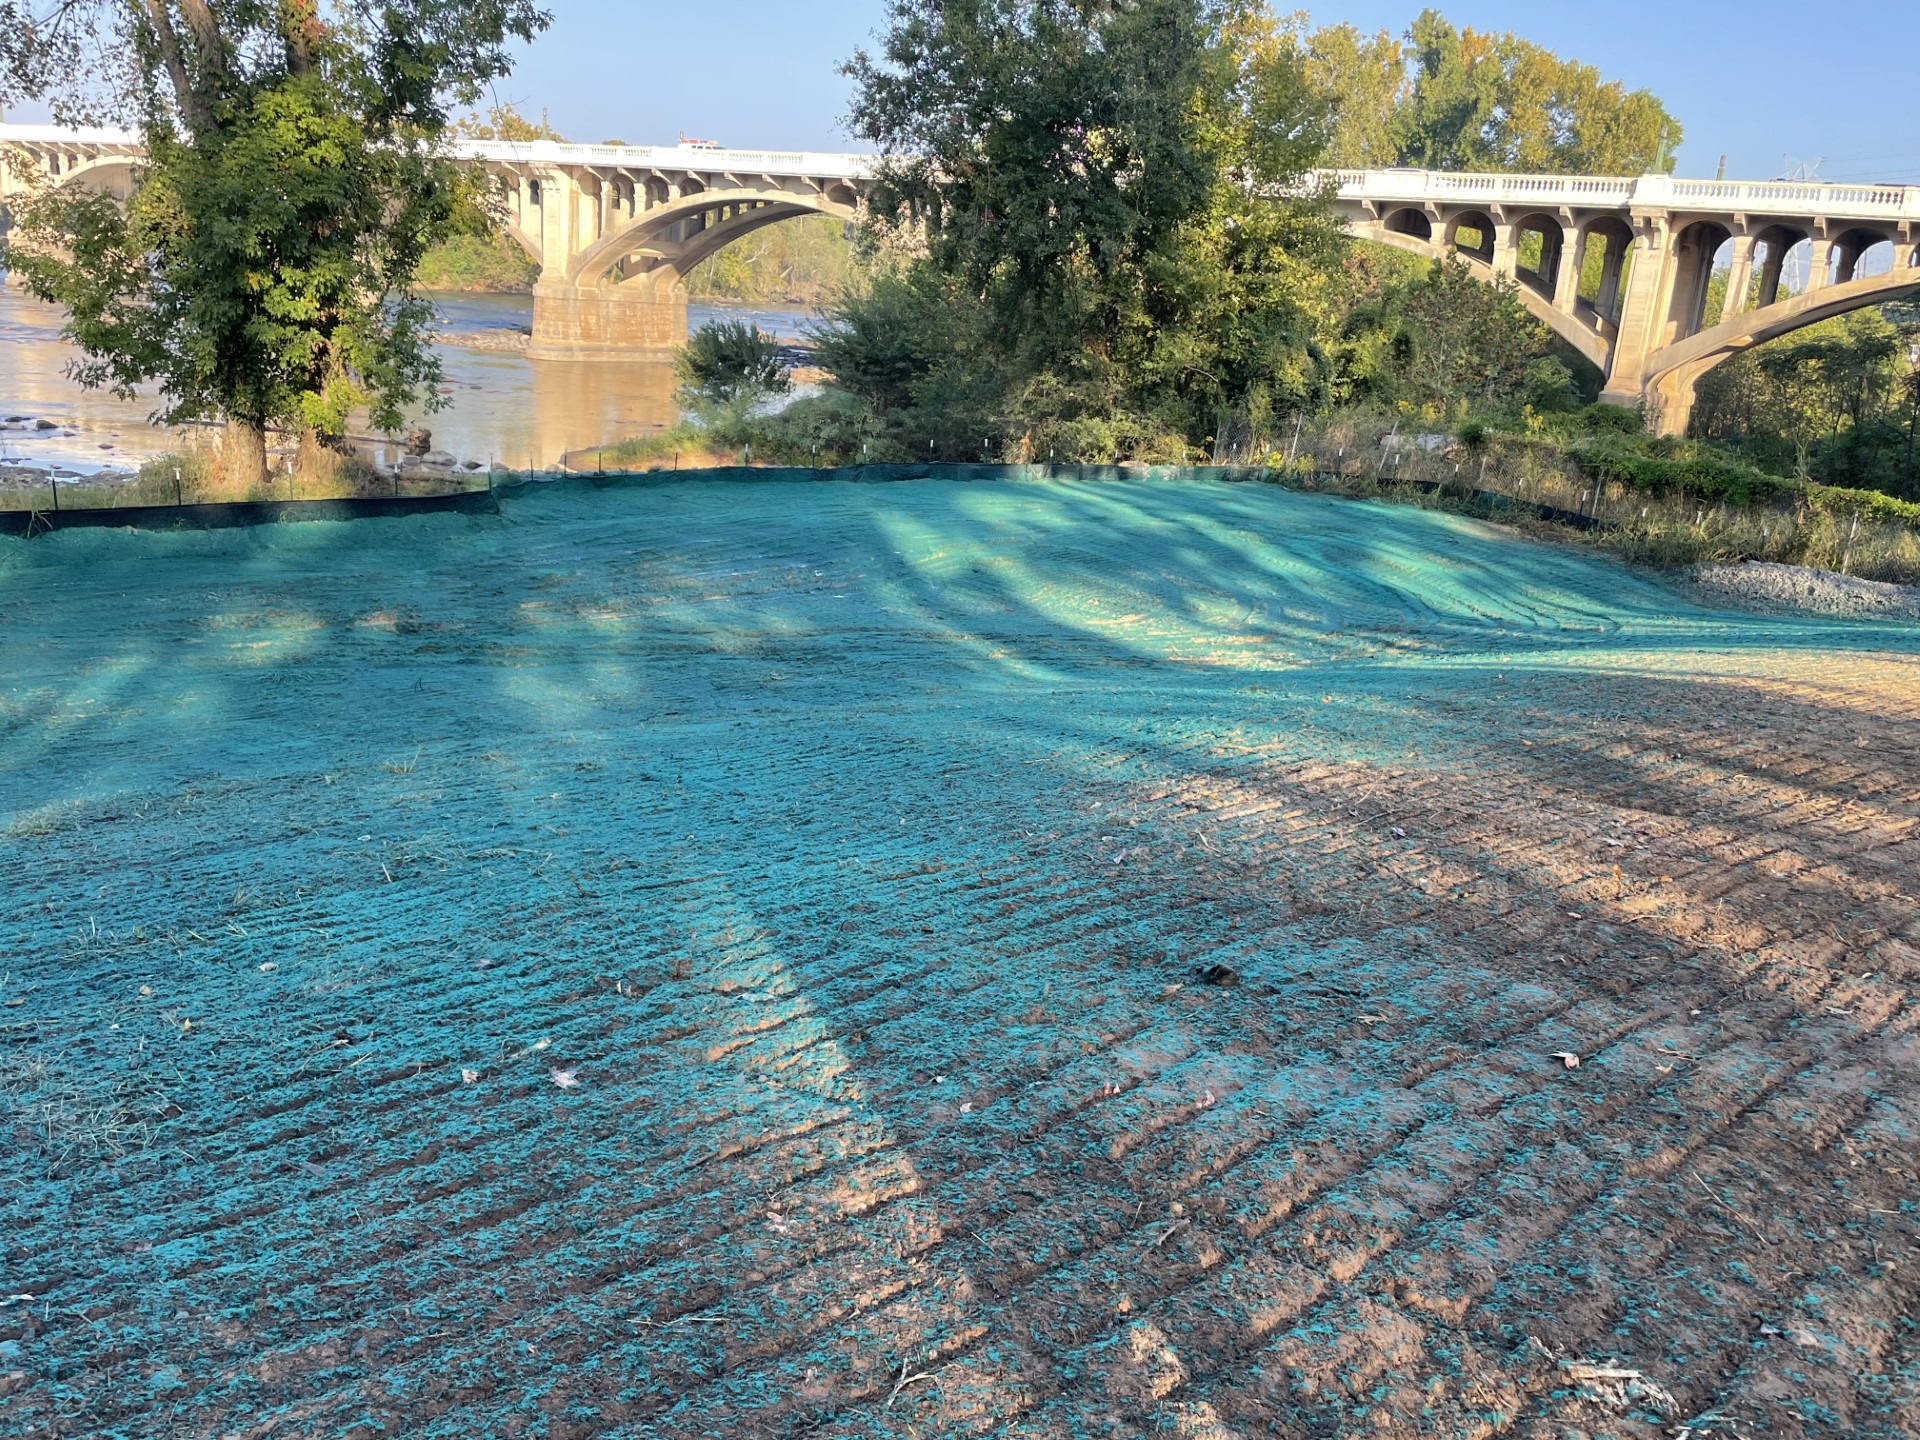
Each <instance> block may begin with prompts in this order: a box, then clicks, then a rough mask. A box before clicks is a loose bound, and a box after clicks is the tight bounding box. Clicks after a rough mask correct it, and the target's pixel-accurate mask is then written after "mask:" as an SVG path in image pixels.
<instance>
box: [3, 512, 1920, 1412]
mask: <svg viewBox="0 0 1920 1440" xmlns="http://www.w3.org/2000/svg"><path fill="white" fill-rule="evenodd" d="M0 643H4V646H5V649H4V654H5V671H4V685H3V688H0V725H3V726H4V730H3V732H0V733H4V736H5V744H4V748H0V823H4V825H5V827H6V828H5V830H4V832H3V833H0V886H3V887H4V893H5V895H6V896H7V901H8V903H7V904H6V906H5V907H4V910H0V948H3V949H4V958H3V959H0V976H4V981H3V982H0V1005H3V1006H4V1008H0V1042H3V1043H0V1166H4V1172H5V1173H6V1175H7V1176H8V1177H9V1183H8V1184H7V1186H6V1187H5V1188H4V1191H3V1192H0V1302H3V1303H0V1434H4V1435H7V1436H24V1435H33V1436H40V1435H55V1434H59V1435H86V1436H121V1435H127V1436H132V1435H141V1436H148V1435H168V1436H186V1435H195V1436H197V1435H209V1436H211V1435H221V1436H228V1435H232V1436H241V1435H244V1436H265V1435H276V1436H278V1435H287V1436H314V1437H323V1436H325V1437H330V1436H374V1435H389V1436H391V1435H419V1436H444V1437H462V1440H467V1437H476V1436H493V1435H526V1436H553V1437H584V1436H615V1437H639V1436H695V1435H702V1436H704V1435H721V1434H725V1435H746V1436H754V1435H798V1434H802V1433H806V1434H813V1435H823V1436H832V1435H843V1436H854V1435H863V1436H864V1435H927V1436H934V1435H942V1436H944V1435H963V1434H1009V1435H1015V1434H1017V1435H1036V1436H1038V1435H1047V1436H1056V1435H1057V1436H1068V1435H1095V1434H1149V1433H1152V1434H1180V1435H1191V1436H1206V1437H1227V1436H1241V1435H1256V1434H1272V1433H1281V1434H1297V1435H1333V1434H1363V1433H1364V1434H1378V1433H1393V1434H1409V1435H1411V1434H1433V1435H1467V1434H1474V1435H1480V1434H1494V1433H1511V1434H1516V1435H1549V1434H1551V1435H1561V1434H1588V1433H1604V1434H1613V1435H1626V1434H1634V1435H1652V1434H1655V1433H1660V1432H1661V1431H1663V1430H1665V1429H1667V1428H1669V1427H1672V1426H1674V1425H1676V1424H1680V1423H1691V1424H1692V1425H1693V1426H1694V1427H1695V1429H1694V1433H1695V1434H1697V1435H1705V1434H1719V1433H1726V1434H1732V1433H1736V1432H1737V1433H1740V1434H1743V1435H1755V1434H1762V1433H1764V1434H1768V1435H1792V1434H1801V1433H1805V1434H1848V1435H1880V1436H1885V1435H1894V1434H1904V1433H1911V1432H1910V1426H1911V1423H1912V1417H1913V1415H1914V1414H1915V1413H1920V1411H1916V1409H1915V1405H1916V1397H1917V1395H1920V1374H1917V1373H1916V1345H1915V1338H1916V1337H1915V1331H1914V1320H1913V1316H1914V1315H1915V1313H1916V1310H1920V1304H1917V1303H1916V1302H1917V1301H1920V1294H1917V1293H1916V1291H1917V1290H1920V1263H1917V1262H1920V1257H1917V1256H1916V1253H1915V1216H1914V1196H1915V1194H1916V1193H1917V1192H1916V1181H1915V1177H1914V1175H1913V1167H1914V1164H1915V1160H1914V1153H1915V1142H1916V1135H1915V1127H1916V1121H1917V1120H1920V1086H1916V1073H1917V1067H1916V1064H1915V1060H1916V1055H1915V1044H1914V1038H1913V1024H1914V1014H1915V1012H1914V1006H1913V1002H1912V996H1913V991H1912V983H1913V976H1914V970H1915V964H1916V959H1920V949H1917V948H1916V942H1917V940H1920V937H1917V936H1916V932H1915V929H1914V914H1915V911H1914V907H1913V898H1912V897H1913V884H1914V881H1913V878H1912V877H1913V875H1914V873H1915V872H1916V869H1917V868H1920V865H1917V863H1916V862H1920V854H1917V853H1916V838H1915V836H1916V827H1917V826H1920V818H1917V817H1920V797H1916V794H1915V789H1916V780H1915V777H1916V775H1920V748H1917V747H1916V735H1917V734H1920V724H1917V720H1920V698H1917V689H1916V683H1915V682H1916V677H1917V676H1920V666H1917V665H1916V659H1915V657H1916V650H1920V631H1916V630H1915V629H1913V628H1911V627H1907V628H1902V627H1899V626H1895V625H1891V624H1871V625H1869V624H1851V625H1843V624H1839V623H1836V622H1828V621H1817V620H1797V619H1788V618H1770V617H1755V616H1744V615H1736V614H1731V613H1725V612H1717V611H1713V610H1709V609H1704V608H1700V607H1698V606H1696V605H1695V604H1692V603H1690V602H1689V601H1688V600H1687V599H1685V598H1684V597H1683V596H1682V595H1681V594H1680V593H1679V592H1678V591H1676V590H1673V589H1670V588H1668V587H1666V586H1664V585H1662V584H1660V583H1657V582H1656V581H1654V580H1652V579H1649V578H1644V577H1642V576H1639V575H1636V574H1633V573H1630V572H1627V571H1625V570H1623V569H1621V568H1619V567H1617V566H1614V565H1612V564H1609V563H1605V562H1602V561H1599V560H1595V559H1591V558H1587V557H1584V556H1582V555H1580V554H1578V553H1575V552H1571V551H1567V550H1563V549H1554V548H1544V547H1536V546H1531V545H1527V544H1524V543H1521V542H1518V541H1515V540H1513V539H1511V538H1508V537H1505V536H1502V535H1501V534H1499V533H1498V532H1496V531H1493V530H1491V529H1489V528H1487V527H1484V526H1482V525H1479V524H1476V523H1473V522H1469V521H1465V520H1461V519H1457V518H1452V517H1448V516H1444V515H1438V514H1431V513H1425V512H1421V511H1417V510H1412V509H1407V508H1391V507H1382V506H1371V505H1361V504H1354V503H1351V502H1343V501H1337V500H1329V499H1321V498H1317V497H1312V496H1302V495H1298V494H1292V493H1288V492H1285V491H1282V490H1279V489H1276V488H1271V487H1266V486H1235V485H1226V484H1219V483H1199V482H1193V483H1170V482H1147V481H1133V482H1112V483H1103V484H1039V483H1003V484H960V483H943V482H936V481H918V482H911V483H905V484H898V485H855V484H844V483H815V484H806V483H791V482H768V483H738V482H735V483H714V482H701V481H692V480H689V481H685V482H682V483H677V484H666V485H659V486H655V487H652V488H646V489H633V490H626V491H619V492H609V493H591V492H579V491H554V492H547V493H541V492H531V493H529V494H527V495H526V496H524V497H521V498H516V499H510V500H508V501H507V502H506V504H505V505H504V511H503V513H502V514H500V515H497V516H428V517H419V518H413V519H407V520H382V521H364V522H359V523H356V524H312V525H301V526H276V527H270V528H264V529H259V530H253V531H246V532H238V531H227V532H220V533H215V534H164V535H159V534H149V535H128V534H119V533H109V532H102V531H89V532H72V533H61V534H55V535H51V536H47V537H43V538H41V539H39V540H36V541H32V542H25V541H0ZM1570 1056H1571V1057H1577V1058H1578V1060H1579V1065H1578V1068H1570V1067H1569V1065H1568V1060H1567V1058H1566V1057H1570ZM25 1297H31V1298H25ZM1716 1417H1717V1418H1716Z"/></svg>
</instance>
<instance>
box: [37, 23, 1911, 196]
mask: <svg viewBox="0 0 1920 1440" xmlns="http://www.w3.org/2000/svg"><path fill="white" fill-rule="evenodd" d="M1286 3H1287V0H1278V3H1277V4H1276V7H1275V8H1277V9H1283V8H1285V6H1286ZM1420 3H1421V0H1395V3H1385V0H1355V3H1348V4H1342V5H1325V6H1322V7H1321V8H1319V9H1316V10H1315V11H1314V12H1313V14H1314V18H1315V20H1316V21H1318V22H1321V23H1330V22H1333V21H1337V20H1351V21H1353V22H1354V23H1355V24H1357V25H1360V26H1362V27H1363V28H1365V29H1369V30H1373V29H1378V28H1381V27H1383V26H1384V27H1387V28H1390V29H1394V30H1402V29H1404V28H1405V27H1406V24H1407V22H1408V21H1409V20H1410V19H1411V18H1412V17H1413V15H1414V14H1415V13H1417V11H1418V10H1419V8H1420ZM549 4H550V6H551V8H552V9H553V11H554V16H555V18H554V26H553V28H552V30H550V31H549V32H548V33H547V34H546V35H545V36H544V37H542V38H541V40H540V41H539V42H538V43H537V44H536V45H534V46H533V47H532V49H531V50H530V51H529V52H528V53H527V54H526V56H525V57H524V59H523V60H522V62H521V65H520V68H519V70H518V71H517V72H516V73H515V74H514V75H513V76H511V77H510V78H508V79H507V80H505V81H504V82H502V83H501V85H500V86H499V93H500V95H501V96H502V97H503V98H506V99H509V100H512V101H513V102H514V103H515V104H517V105H519V106H520V107H521V108H522V109H524V110H527V111H530V112H535V113H537V112H538V111H539V110H540V109H541V108H542V107H544V108H546V110H547V111H548V112H549V113H550V115H551V116H552V119H553V123H554V124H555V126H556V127H557V128H559V129H560V130H561V132H562V133H564V134H566V135H568V136H569V137H570V138H573V139H578V140H608V139H619V140H626V141H629V142H631V143H634V144H658V143H662V142H665V143H671V142H672V141H673V139H674V138H675V136H676V135H678V134H679V133H681V132H682V131H684V132H685V133H686V134H688V135H690V136H696V137H700V138H705V139H717V140H720V141H723V142H725V143H727V144H730V145H739V146H754V147H759V146H769V147H772V146H777V147H780V148H782V149H799V148H809V149H846V148H849V146H850V142H849V141H848V140H847V138H846V136H845V135H844V134H842V133H841V130H840V121H841V118H842V117H843V116H844V115H845V113H846V108H847V91H846V84H845V82H844V81H843V80H841V79H840V77H839V76H838V75H836V74H835V73H834V71H835V67H836V65H837V64H838V63H839V62H840V61H842V60H844V59H845V58H846V57H847V56H848V55H850V54H851V53H852V52H853V51H854V49H855V48H856V47H857V46H859V45H861V44H863V43H865V42H867V40H868V39H869V37H871V35H872V34H873V32H874V30H875V29H876V28H877V27H878V25H879V24H880V21H881V18H882V15H883V13H884V12H883V7H882V4H881V0H703V3H694V4H687V3H678V4H672V5H665V4H652V3H646V0H549ZM1440 8H1441V9H1442V10H1443V11H1444V13H1446V14H1447V15H1448V16H1449V17H1450V18H1451V19H1452V20H1453V21H1454V22H1455V23H1456V24H1460V25H1473V26H1476V27H1479V28H1490V29H1500V30H1513V31H1516V32H1518V33H1520V34H1522V35H1525V36H1527V37H1528V38H1529V39H1532V40H1535V41H1538V42H1539V43H1540V44H1543V45H1546V46H1547V47H1548V48H1550V49H1553V50H1557V51H1559V52H1560V53H1561V54H1563V55H1570V56H1574V57H1577V58H1579V59H1581V60H1584V61H1586V62H1587V63H1589V64H1592V65H1596V66H1598V67H1599V68H1600V70H1601V72H1602V73H1603V74H1605V75H1607V76H1608V77H1610V78H1617V79H1620V80H1624V81H1625V82H1627V84H1628V85H1629V86H1634V87H1640V86H1644V87H1646V88H1648V89H1650V90H1652V91H1653V92H1654V93H1655V94H1657V95H1659V96H1660V97H1661V98H1662V99H1663V100H1665V101H1666V103H1667V107H1668V108H1669V109H1670V110H1672V111H1673V112H1674V113H1675V114H1676V115H1677V116H1678V117H1679V118H1680V121H1681V123H1682V124H1683V125H1684V126H1685V127H1686V132H1687V139H1686V143H1685V145H1684V146H1683V147H1682V149H1681V152H1680V168H1681V170H1682V172H1683V173H1685V174H1689V175H1707V176H1710V175H1712V174H1713V173H1714V170H1715V168H1716V167H1717V166H1718V164H1719V160H1720V156H1721V155H1722V154H1725V155H1726V156H1727V157H1728V174H1729V176H1730V177H1732V178H1735V179H1765V178H1768V177H1770V176H1772V175H1774V174H1777V173H1778V172H1779V171H1780V168H1781V161H1782V156H1790V157H1791V158H1792V159H1793V160H1794V161H1807V162H1811V161H1814V160H1816V159H1820V158H1821V157H1825V161H1826V163H1825V164H1824V166H1823V167H1822V170H1821V173H1822V174H1823V175H1824V176H1825V177H1826V178H1828V179H1835V180H1907V181H1914V182H1920V109H1916V105H1915V101H1916V98H1917V97H1920V80H1917V78H1916V77H1920V7H1916V6H1914V5H1912V4H1911V3H1907V0H1852V3H1843V4H1830V5H1819V4H1816V5H1807V4H1805V3H1794V4H1788V3H1785V0H1739V3H1734V0H1612V3H1609V4H1605V5H1587V6H1581V7H1573V6H1566V5H1559V4H1553V3H1546V4H1542V3H1540V0H1528V3H1520V0H1469V3H1460V0H1456V3H1450V4H1445V5H1442V6H1441V7H1440ZM16 118H19V119H28V118H34V117H30V116H29V115H27V114H25V113H22V114H20V115H19V116H17V117H16Z"/></svg>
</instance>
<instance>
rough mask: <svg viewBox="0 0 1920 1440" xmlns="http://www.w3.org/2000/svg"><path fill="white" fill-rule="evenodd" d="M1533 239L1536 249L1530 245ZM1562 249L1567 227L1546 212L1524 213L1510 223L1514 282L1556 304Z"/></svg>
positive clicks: (1565, 239)
mask: <svg viewBox="0 0 1920 1440" xmlns="http://www.w3.org/2000/svg"><path fill="white" fill-rule="evenodd" d="M1534 236H1538V237H1539V240H1538V244H1537V246H1536V245H1535V244H1533V243H1530V242H1531V237H1534ZM1566 246H1567V227H1566V226H1565V225H1564V224H1562V223H1561V220H1560V217H1559V216H1558V215H1555V214H1552V213H1551V212H1550V211H1546V210H1530V211H1527V212H1526V213H1525V214H1523V215H1521V216H1519V217H1518V218H1517V219H1515V220H1514V222H1513V249H1514V267H1513V274H1514V278H1515V279H1516V280H1518V281H1519V282H1520V283H1521V284H1522V285H1523V286H1530V287H1531V288H1533V289H1535V290H1537V291H1539V292H1540V294H1541V295H1543V296H1545V297H1546V298H1547V299H1548V300H1549V301H1553V302H1555V303H1558V302H1560V301H1561V300H1562V298H1563V297H1562V296H1561V295H1560V294H1559V287H1560V282H1561V274H1560V271H1561V264H1560V262H1561V257H1562V256H1563V255H1564V254H1565V252H1566ZM1575 283H1576V284H1577V283H1578V281H1577V279H1576V281H1575Z"/></svg>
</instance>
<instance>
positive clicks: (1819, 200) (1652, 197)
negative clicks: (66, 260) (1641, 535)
mask: <svg viewBox="0 0 1920 1440" xmlns="http://www.w3.org/2000/svg"><path fill="white" fill-rule="evenodd" d="M9 144H12V145H18V146H22V147H27V148H30V149H37V150H41V151H43V152H44V151H49V150H59V151H61V152H63V153H68V154H74V153H80V152H85V151H88V150H92V151H95V152H96V153H99V154H101V155H106V154H113V155H123V154H128V153H137V152H138V150H139V137H138V136H137V135H134V134H133V133H131V132H129V131H124V130H67V129H61V128H59V127H56V126H51V125H0V146H4V145H9ZM450 149H451V151H452V153H453V154H454V155H455V156H456V157H458V158H461V159H466V160H472V161H477V162H481V163H486V164H495V165H529V166H565V165H581V166H592V167H596V168H602V169H624V170H660V171H673V172H681V173H693V174H707V175H725V174H737V175H789V176H804V177H807V178H810V179H821V180H836V179H837V180H857V179H862V178H865V177H867V176H870V175H871V174H872V173H873V170H874V167H875V165H876V163H877V157H875V156H872V155H843V154H832V153H826V152H815V151H803V150H725V149H717V148H713V147H709V146H704V145H569V144H565V143H563V142H561V141H557V140H532V141H517V140H456V141H453V142H451V145H450ZM1320 178H1321V180H1322V181H1323V182H1326V183H1328V184H1330V185H1331V186H1332V188H1333V190H1334V192H1335V193H1336V194H1337V195H1338V196H1339V197H1340V198H1341V199H1343V200H1348V201H1366V202H1370V203H1372V204H1375V205H1382V204H1385V205H1392V204H1396V203H1400V204H1408V205H1421V204H1425V203H1427V202H1429V201H1432V202H1444V203H1446V204H1453V205H1458V204H1485V205H1503V204H1506V205H1512V204H1518V205H1539V206H1542V207H1565V208H1567V209H1581V210H1667V211H1681V212H1685V213H1704V214H1708V215H1724V216H1729V217H1730V216H1733V215H1736V214H1744V215H1750V216H1753V217H1755V218H1764V217H1776V216H1777V217H1781V218H1807V217H1816V216H1817V217H1823V218H1826V219H1843V220H1844V219H1871V220H1893V221H1920V185H1833V184H1825V183H1802V182H1798V181H1788V180H1676V179H1674V178H1673V177H1672V176H1670V175H1641V176H1638V177H1635V176H1610V175H1509V174H1472V173H1457V172H1452V171H1439V170H1329V171H1324V172H1321V176H1320Z"/></svg>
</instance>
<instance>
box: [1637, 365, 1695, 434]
mask: <svg viewBox="0 0 1920 1440" xmlns="http://www.w3.org/2000/svg"><path fill="white" fill-rule="evenodd" d="M1696 378H1697V377H1695V376H1692V375H1682V374H1681V373H1680V372H1678V371H1669V372H1668V373H1667V374H1665V375H1662V376H1661V377H1660V378H1659V379H1658V380H1656V381H1654V382H1653V384H1651V385H1649V386H1648V387H1647V398H1646V407H1645V408H1646V414H1647V429H1648V430H1650V431H1652V432H1653V433H1654V434H1655V435H1665V436H1671V437H1673V438H1676V439H1678V438H1679V437H1681V436H1684V435H1685V434H1686V433H1687V427H1688V425H1690V424H1691V423H1692V421H1693V399H1694V393H1693V390H1694V381H1695V379H1696Z"/></svg>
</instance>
